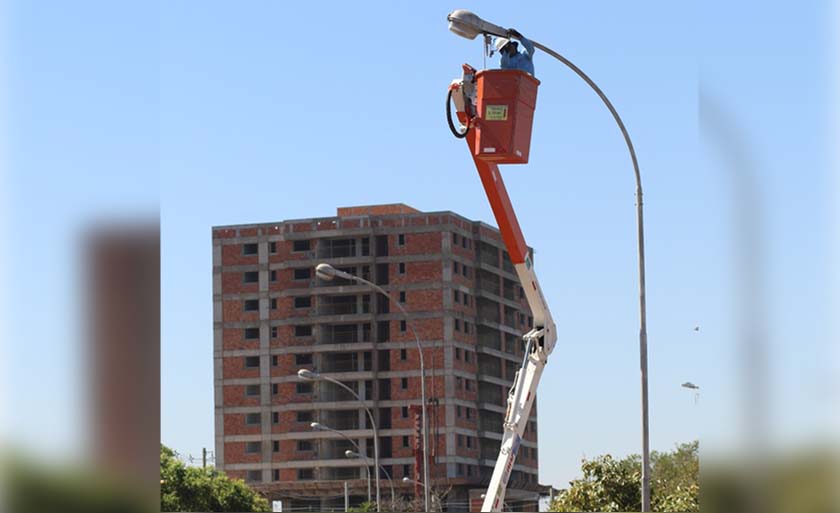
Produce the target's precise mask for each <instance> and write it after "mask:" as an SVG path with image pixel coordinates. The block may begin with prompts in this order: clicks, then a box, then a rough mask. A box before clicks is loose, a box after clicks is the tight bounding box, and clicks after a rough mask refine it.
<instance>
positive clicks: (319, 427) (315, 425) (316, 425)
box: [309, 422, 324, 431]
mask: <svg viewBox="0 0 840 513" xmlns="http://www.w3.org/2000/svg"><path fill="white" fill-rule="evenodd" d="M309 427H311V428H312V429H314V430H315V431H321V430H322V429H324V426H322V425H321V423H320V422H313V423H312V424H309Z"/></svg>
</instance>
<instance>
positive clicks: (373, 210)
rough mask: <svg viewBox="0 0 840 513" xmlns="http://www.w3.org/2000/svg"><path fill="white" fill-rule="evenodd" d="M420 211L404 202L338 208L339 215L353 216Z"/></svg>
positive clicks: (415, 212) (337, 213)
mask: <svg viewBox="0 0 840 513" xmlns="http://www.w3.org/2000/svg"><path fill="white" fill-rule="evenodd" d="M419 213H420V211H419V210H417V209H415V208H411V207H409V206H408V205H404V204H402V203H393V204H390V205H363V206H359V207H339V208H337V209H336V215H337V216H338V217H352V216H387V215H395V214H419Z"/></svg>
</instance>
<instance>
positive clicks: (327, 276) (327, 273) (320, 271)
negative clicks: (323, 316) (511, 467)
mask: <svg viewBox="0 0 840 513" xmlns="http://www.w3.org/2000/svg"><path fill="white" fill-rule="evenodd" d="M315 275H316V276H318V277H319V278H321V279H322V280H326V281H330V280H332V279H333V278H335V277H338V278H343V279H345V280H351V281H355V282H358V283H362V284H364V285H367V286H368V287H371V288H372V289H374V290H376V291H377V292H379V293H380V294H382V295H383V296H385V297H386V298H388V300H389V301H390V302H391V303H393V304H395V305H396V306H397V308H399V310H400V312H402V314H403V315H404V316H405V318H406V324H408V327H409V328H410V329H411V333H412V334H413V335H414V341H415V342H416V343H417V352H418V353H419V354H420V401H421V405H420V408H421V416H422V417H423V419H422V423H423V426H422V427H423V429H422V433H423V482H424V485H423V502H424V504H425V507H426V511H431V510H430V509H429V434H428V431H429V429H428V417H427V415H426V366H425V363H424V361H423V347H422V346H421V345H420V337H419V336H417V332H416V331H415V330H414V325H413V324H412V323H411V321H409V320H408V312H406V311H405V308H403V306H402V305H401V304H400V302H399V301H394V298H392V297H391V295H390V294H388V293H387V292H386V291H385V289H383V288H382V287H380V286H379V285H377V284H375V283H373V282H371V281H368V280H366V279H364V278H360V277H359V276H355V275H352V274H350V273H346V272H344V271H339V270H338V269H336V268H334V267H333V266H331V265H330V264H326V263H321V264H318V265H317V266H316V267H315Z"/></svg>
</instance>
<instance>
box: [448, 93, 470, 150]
mask: <svg viewBox="0 0 840 513" xmlns="http://www.w3.org/2000/svg"><path fill="white" fill-rule="evenodd" d="M446 122H447V123H449V130H450V131H451V132H452V135H454V136H455V137H457V138H458V139H463V138H464V137H466V136H467V132H469V131H470V125H469V124H467V126H466V128H464V131H463V132H460V131H458V129H457V128H455V123H454V122H453V121H452V89H449V90H448V91H447V93H446Z"/></svg>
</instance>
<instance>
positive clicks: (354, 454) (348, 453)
mask: <svg viewBox="0 0 840 513" xmlns="http://www.w3.org/2000/svg"><path fill="white" fill-rule="evenodd" d="M353 445H356V444H353ZM357 451H358V452H357ZM344 455H345V456H346V457H348V458H363V459H364V460H365V461H369V460H368V458H367V456H365V455H364V454H362V451H361V449H359V446H358V445H356V451H351V450H350V449H347V450H346V451H344ZM378 470H381V471H382V472H383V473H384V474H385V477H387V478H388V483H389V484H390V485H391V509H394V504H396V503H397V494H396V493H394V481H393V480H392V479H391V474H389V473H388V471H387V470H386V469H385V467H383V466H382V465H380V466H379V469H378Z"/></svg>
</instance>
